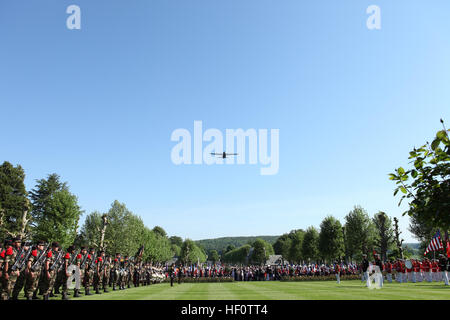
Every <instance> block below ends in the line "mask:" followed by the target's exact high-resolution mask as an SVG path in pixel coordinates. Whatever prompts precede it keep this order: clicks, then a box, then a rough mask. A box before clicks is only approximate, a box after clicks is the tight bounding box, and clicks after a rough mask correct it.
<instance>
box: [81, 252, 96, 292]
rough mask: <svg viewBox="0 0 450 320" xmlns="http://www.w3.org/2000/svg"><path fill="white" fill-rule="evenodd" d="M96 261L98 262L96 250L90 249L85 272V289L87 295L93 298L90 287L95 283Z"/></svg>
mask: <svg viewBox="0 0 450 320" xmlns="http://www.w3.org/2000/svg"><path fill="white" fill-rule="evenodd" d="M95 260H97V258H96V253H95V250H94V248H89V255H88V260H87V261H86V266H85V271H84V279H83V281H84V283H83V285H84V288H85V290H87V292H88V293H86V295H88V296H91V295H92V293H90V287H91V286H92V285H93V283H94V273H95Z"/></svg>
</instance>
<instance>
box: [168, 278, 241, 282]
mask: <svg viewBox="0 0 450 320" xmlns="http://www.w3.org/2000/svg"><path fill="white" fill-rule="evenodd" d="M233 281H234V279H233V278H231V277H217V278H207V277H205V278H190V277H186V278H182V279H181V282H182V283H208V282H233ZM164 282H170V278H167V279H166V280H165V281H164ZM173 282H174V283H177V282H178V278H174V279H173Z"/></svg>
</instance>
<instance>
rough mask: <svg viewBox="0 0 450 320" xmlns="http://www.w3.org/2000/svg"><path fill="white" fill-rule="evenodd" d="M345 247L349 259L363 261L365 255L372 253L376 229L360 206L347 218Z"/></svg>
mask: <svg viewBox="0 0 450 320" xmlns="http://www.w3.org/2000/svg"><path fill="white" fill-rule="evenodd" d="M345 221H346V222H345V232H346V233H345V247H346V251H347V252H346V253H347V254H348V255H349V256H348V257H347V258H350V259H353V258H356V259H361V258H362V255H363V254H368V253H369V252H372V249H373V245H374V237H375V228H374V225H373V223H372V220H371V219H370V217H369V215H368V214H367V212H366V210H364V209H363V208H362V207H360V206H355V208H354V209H353V210H352V211H350V212H349V213H348V215H347V216H345Z"/></svg>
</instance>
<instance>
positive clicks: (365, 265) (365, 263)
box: [361, 254, 370, 287]
mask: <svg viewBox="0 0 450 320" xmlns="http://www.w3.org/2000/svg"><path fill="white" fill-rule="evenodd" d="M361 270H362V272H363V274H364V280H365V281H366V286H367V287H369V281H370V280H369V260H367V254H363V260H362V263H361Z"/></svg>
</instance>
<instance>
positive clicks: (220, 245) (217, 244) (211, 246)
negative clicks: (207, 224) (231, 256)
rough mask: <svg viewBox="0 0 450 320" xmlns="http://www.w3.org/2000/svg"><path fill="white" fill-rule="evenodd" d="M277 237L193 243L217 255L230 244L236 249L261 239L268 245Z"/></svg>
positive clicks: (239, 238) (198, 241) (240, 238)
mask: <svg viewBox="0 0 450 320" xmlns="http://www.w3.org/2000/svg"><path fill="white" fill-rule="evenodd" d="M278 237H279V236H255V237H223V238H216V239H204V240H197V241H195V242H196V243H197V244H198V245H200V246H202V247H203V248H205V250H206V251H209V250H217V251H218V252H219V253H220V252H222V250H224V249H226V248H227V247H228V246H229V245H230V244H231V245H234V246H235V247H236V248H238V247H240V246H243V245H245V244H247V243H249V242H253V241H255V240H256V239H263V240H265V241H267V242H269V243H270V244H274V243H275V241H277V239H278Z"/></svg>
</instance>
